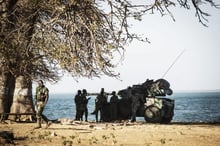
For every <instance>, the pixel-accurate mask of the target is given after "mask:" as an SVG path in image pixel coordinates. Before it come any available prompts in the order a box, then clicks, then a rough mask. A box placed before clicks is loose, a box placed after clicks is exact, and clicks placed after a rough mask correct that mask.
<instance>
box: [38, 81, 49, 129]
mask: <svg viewBox="0 0 220 146" xmlns="http://www.w3.org/2000/svg"><path fill="white" fill-rule="evenodd" d="M48 99H49V90H48V89H47V87H45V86H44V83H43V81H42V80H39V81H38V87H37V88H36V95H35V106H36V117H37V127H35V129H38V128H41V120H42V119H43V120H44V121H45V122H46V128H48V127H49V126H50V124H51V123H50V122H49V120H48V119H47V117H46V116H45V115H43V110H44V107H45V106H46V104H47V101H48Z"/></svg>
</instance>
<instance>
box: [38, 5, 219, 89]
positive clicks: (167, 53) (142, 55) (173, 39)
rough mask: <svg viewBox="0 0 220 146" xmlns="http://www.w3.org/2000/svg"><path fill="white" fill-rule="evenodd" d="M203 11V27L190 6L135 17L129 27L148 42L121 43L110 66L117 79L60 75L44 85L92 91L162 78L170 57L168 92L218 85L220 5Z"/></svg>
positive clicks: (124, 86) (167, 78)
mask: <svg viewBox="0 0 220 146" xmlns="http://www.w3.org/2000/svg"><path fill="white" fill-rule="evenodd" d="M206 10H207V12H208V13H209V14H211V16H210V17H208V21H209V22H207V23H206V24H207V25H208V27H204V26H203V25H202V24H200V23H199V21H198V19H197V18H196V17H195V12H194V11H193V10H190V11H189V10H185V9H179V8H175V9H174V10H172V12H173V15H174V17H175V20H176V21H175V22H174V21H173V20H172V18H171V17H170V16H168V15H167V16H163V17H161V15H159V14H154V15H151V14H149V15H146V16H145V17H143V20H142V21H140V22H139V21H135V22H134V23H133V24H132V25H133V26H132V31H133V32H137V33H139V34H143V35H145V36H147V37H148V39H149V41H150V42H151V43H143V42H139V41H133V42H132V43H131V44H129V45H128V46H126V47H125V48H126V51H125V58H124V60H123V61H122V63H120V64H119V65H118V67H117V68H115V69H114V70H115V71H116V72H119V73H120V79H115V78H110V77H107V76H102V77H101V78H93V79H87V78H80V79H79V80H78V82H76V81H75V80H74V79H73V78H72V77H71V76H69V75H65V76H64V77H63V78H62V80H61V81H59V82H58V83H56V84H51V83H46V86H47V87H48V88H49V90H50V93H75V92H76V91H77V90H78V89H87V91H88V92H90V93H91V92H96V93H97V92H99V91H100V89H101V88H102V87H103V88H105V91H106V92H112V91H113V90H114V91H118V90H121V89H124V88H127V87H128V86H131V85H133V84H140V83H143V82H145V81H146V79H147V78H148V79H154V80H157V79H159V78H162V77H163V76H164V74H165V73H166V72H167V71H168V69H169V68H170V66H171V65H172V64H173V63H174V62H175V64H173V66H172V67H171V68H170V70H169V71H168V72H167V74H166V75H165V76H164V79H166V80H168V81H169V82H170V84H171V88H172V89H173V91H174V92H177V91H194V90H196V91H207V90H220V9H214V8H213V9H212V8H206ZM181 52H183V54H182V55H181V56H180V57H179V58H178V60H176V58H177V56H179V55H180V54H181ZM175 60H176V61H175ZM35 86H36V83H35V84H34V87H35Z"/></svg>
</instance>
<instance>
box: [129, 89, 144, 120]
mask: <svg viewBox="0 0 220 146" xmlns="http://www.w3.org/2000/svg"><path fill="white" fill-rule="evenodd" d="M128 98H130V99H131V122H135V121H136V113H137V110H138V108H139V107H140V106H141V104H142V103H144V98H143V97H142V95H140V94H138V93H135V92H134V91H133V90H132V88H131V87H129V88H128Z"/></svg>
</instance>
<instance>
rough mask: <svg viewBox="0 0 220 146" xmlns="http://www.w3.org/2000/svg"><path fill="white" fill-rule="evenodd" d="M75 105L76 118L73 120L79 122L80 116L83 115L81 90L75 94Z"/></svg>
mask: <svg viewBox="0 0 220 146" xmlns="http://www.w3.org/2000/svg"><path fill="white" fill-rule="evenodd" d="M74 101H75V105H76V116H75V120H77V121H80V120H82V114H83V108H82V103H83V100H82V92H81V90H78V91H77V94H76V96H75V99H74Z"/></svg>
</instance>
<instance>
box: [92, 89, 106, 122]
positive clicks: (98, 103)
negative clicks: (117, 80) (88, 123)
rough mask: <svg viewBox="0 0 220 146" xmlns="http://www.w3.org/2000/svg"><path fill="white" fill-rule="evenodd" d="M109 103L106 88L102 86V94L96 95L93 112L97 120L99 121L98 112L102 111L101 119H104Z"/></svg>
mask: <svg viewBox="0 0 220 146" xmlns="http://www.w3.org/2000/svg"><path fill="white" fill-rule="evenodd" d="M105 104H107V95H106V94H105V91H104V88H101V92H100V94H99V95H98V96H97V97H96V100H95V110H94V112H93V113H95V117H96V122H98V113H99V111H100V121H103V119H105V115H104V111H103V110H104V106H105Z"/></svg>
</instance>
